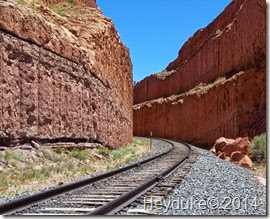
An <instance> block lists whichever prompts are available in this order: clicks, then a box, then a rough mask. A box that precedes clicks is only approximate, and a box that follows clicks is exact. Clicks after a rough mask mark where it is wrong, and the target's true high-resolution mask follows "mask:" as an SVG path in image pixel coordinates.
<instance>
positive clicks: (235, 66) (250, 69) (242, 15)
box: [134, 0, 266, 145]
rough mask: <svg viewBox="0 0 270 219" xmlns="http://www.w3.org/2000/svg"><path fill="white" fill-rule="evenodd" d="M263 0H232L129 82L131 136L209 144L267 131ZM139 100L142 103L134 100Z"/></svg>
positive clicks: (264, 5)
mask: <svg viewBox="0 0 270 219" xmlns="http://www.w3.org/2000/svg"><path fill="white" fill-rule="evenodd" d="M265 42H266V3H265V1H263V0H235V1H233V2H232V3H231V4H230V5H229V6H228V7H227V8H226V9H225V10H224V11H223V12H222V13H221V14H220V15H219V16H218V17H217V18H216V19H215V20H214V21H213V22H212V23H211V24H209V25H208V26H207V27H206V28H204V29H201V30H199V31H197V32H196V33H195V34H194V36H193V37H191V38H190V39H189V40H188V41H187V42H186V43H185V45H184V46H183V47H182V48H181V50H180V51H179V56H178V58H177V59H176V60H175V61H173V62H172V63H170V64H169V66H168V67H167V68H166V70H167V71H169V72H170V74H168V76H166V75H162V74H156V75H151V76H150V77H147V78H146V79H144V80H143V81H141V82H139V83H138V84H136V85H135V87H134V104H137V105H135V106H134V135H139V136H148V135H149V133H150V131H153V135H154V136H157V137H165V138H172V139H180V140H183V141H187V142H192V143H195V144H201V145H211V144H213V143H214V141H215V140H216V139H217V138H219V137H221V136H224V137H229V138H236V137H239V136H250V137H252V136H254V135H256V134H259V133H261V132H264V131H265V130H266V86H265V85H266V81H265V79H266V69H265V59H266V49H265V48H266V44H265ZM138 103H141V104H138Z"/></svg>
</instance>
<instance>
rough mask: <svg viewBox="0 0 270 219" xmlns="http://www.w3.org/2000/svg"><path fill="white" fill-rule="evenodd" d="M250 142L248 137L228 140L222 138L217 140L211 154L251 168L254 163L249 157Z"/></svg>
mask: <svg viewBox="0 0 270 219" xmlns="http://www.w3.org/2000/svg"><path fill="white" fill-rule="evenodd" d="M249 145H250V141H249V139H248V137H244V138H237V139H227V138H224V137H221V138H219V139H217V140H216V142H215V145H214V147H213V148H211V150H210V151H211V152H212V153H214V154H215V155H216V156H218V157H219V158H220V159H223V160H227V161H230V162H233V163H235V164H238V165H240V166H243V167H246V168H251V167H252V161H251V159H250V158H249V157H248V147H249Z"/></svg>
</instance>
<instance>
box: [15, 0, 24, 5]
mask: <svg viewBox="0 0 270 219" xmlns="http://www.w3.org/2000/svg"><path fill="white" fill-rule="evenodd" d="M17 2H18V3H19V4H21V5H26V1H25V0H17Z"/></svg>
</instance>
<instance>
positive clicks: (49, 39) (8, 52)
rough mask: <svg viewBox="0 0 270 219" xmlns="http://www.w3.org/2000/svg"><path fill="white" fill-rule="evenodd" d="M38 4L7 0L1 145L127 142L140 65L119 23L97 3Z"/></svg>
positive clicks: (0, 34) (0, 74) (2, 23)
mask: <svg viewBox="0 0 270 219" xmlns="http://www.w3.org/2000/svg"><path fill="white" fill-rule="evenodd" d="M36 8H37V10H39V13H37V12H36V11H34V10H32V9H31V7H29V6H27V5H26V6H21V5H18V4H17V3H16V2H13V1H7V2H6V1H0V82H1V83H0V97H1V102H0V109H1V110H0V143H2V144H9V143H12V142H13V141H15V142H16V141H27V140H29V139H40V140H50V141H54V140H56V141H57V140H61V139H65V140H71V141H72V140H75V141H76V140H82V141H97V142H101V143H103V144H106V145H109V146H111V147H118V146H124V145H127V144H128V143H129V142H130V141H131V139H132V124H133V123H132V98H131V97H132V65H131V61H130V56H129V51H128V49H127V48H126V47H125V46H124V45H123V44H122V43H121V41H120V37H119V36H118V34H117V31H116V29H115V28H114V26H113V23H112V21H111V20H110V19H108V18H106V17H104V16H103V15H102V14H101V12H100V11H99V10H98V9H94V8H90V7H80V6H76V7H74V8H72V9H67V11H65V15H63V16H60V15H57V14H56V13H54V12H53V11H51V10H50V9H49V8H44V6H42V7H39V6H38V5H37V6H36ZM79 15H80V16H81V17H80V16H79ZM10 21H13V22H10Z"/></svg>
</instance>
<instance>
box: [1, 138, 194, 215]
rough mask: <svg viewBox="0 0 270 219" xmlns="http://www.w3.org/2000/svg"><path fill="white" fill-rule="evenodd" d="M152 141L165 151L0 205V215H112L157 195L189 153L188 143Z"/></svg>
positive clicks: (190, 152)
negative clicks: (134, 203)
mask: <svg viewBox="0 0 270 219" xmlns="http://www.w3.org/2000/svg"><path fill="white" fill-rule="evenodd" d="M156 141H162V142H163V143H164V144H167V145H168V147H169V150H168V151H166V152H164V153H163V154H160V155H158V156H155V157H152V158H148V159H146V160H144V161H141V162H138V163H135V164H132V165H129V166H126V167H123V168H120V169H117V170H114V171H111V172H108V173H105V174H101V175H98V176H95V177H91V178H88V179H85V180H82V181H79V182H75V183H71V184H67V185H64V186H61V187H58V188H54V189H51V190H48V191H45V192H42V193H38V194H35V195H32V196H29V197H25V198H21V199H18V200H14V201H11V202H8V203H5V204H2V205H0V214H5V215H11V214H16V215H112V214H116V213H117V212H119V211H121V210H122V209H123V208H125V207H126V206H128V205H129V204H131V203H132V202H133V201H135V200H136V199H138V198H139V197H140V196H142V195H143V194H147V193H149V191H151V190H155V189H156V188H159V192H160V188H161V187H160V185H163V186H162V188H166V187H170V186H172V185H169V184H167V185H166V179H167V178H169V177H170V176H171V175H173V173H174V171H175V170H176V169H178V168H179V167H180V166H181V165H182V164H183V163H185V161H186V160H187V159H188V158H189V157H190V156H191V154H192V149H191V147H190V146H189V145H188V144H185V143H178V142H173V141H167V140H156ZM176 181H177V179H176ZM176 181H174V182H176ZM164 185H165V186H164ZM154 188H155V189H154ZM161 191H163V190H161ZM157 194H158V193H157ZM163 194H164V193H163Z"/></svg>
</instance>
